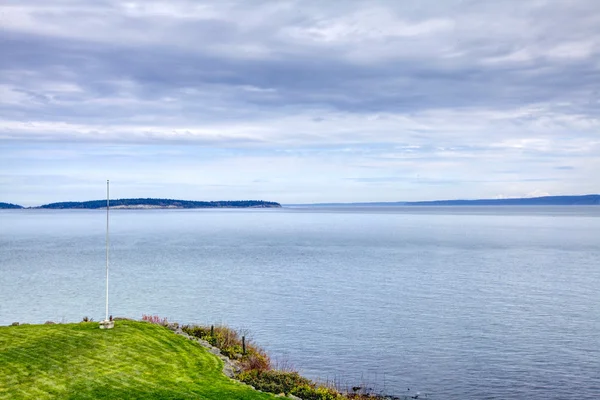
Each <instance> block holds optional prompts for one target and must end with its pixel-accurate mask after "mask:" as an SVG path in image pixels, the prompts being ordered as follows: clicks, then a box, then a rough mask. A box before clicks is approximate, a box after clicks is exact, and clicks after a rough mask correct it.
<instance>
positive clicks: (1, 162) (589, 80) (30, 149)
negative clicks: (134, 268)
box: [0, 0, 600, 206]
mask: <svg viewBox="0 0 600 400" xmlns="http://www.w3.org/2000/svg"><path fill="white" fill-rule="evenodd" d="M0 54H1V55H2V56H1V57H0V201H4V202H11V203H17V204H21V205H25V206H34V205H40V204H44V203H49V202H56V201H83V200H92V199H101V198H103V197H104V196H105V181H106V179H110V180H111V197H114V198H128V197H160V198H177V199H187V200H241V199H257V200H269V201H278V202H281V203H284V204H291V203H313V202H364V201H405V200H433V199H472V198H507V197H533V196H542V195H560V194H588V193H598V192H600V189H599V188H600V2H598V1H597V0H564V1H559V0H554V1H544V0H531V1H516V0H495V1H486V0H481V1H474V0H442V1H440V0H418V1H417V0H415V1H396V0H392V1H384V0H381V1H377V0H369V1H352V0H343V1H342V0H339V1H337V0H331V1H311V0H302V1H285V0H283V1H274V0H273V1H260V0H246V1H210V2H201V1H195V0H193V1H192V0H174V1H173V0H171V1H153V0H144V1H139V2H137V1H122V0H96V1H76V0H18V1H16V0H15V1H11V0H2V1H0Z"/></svg>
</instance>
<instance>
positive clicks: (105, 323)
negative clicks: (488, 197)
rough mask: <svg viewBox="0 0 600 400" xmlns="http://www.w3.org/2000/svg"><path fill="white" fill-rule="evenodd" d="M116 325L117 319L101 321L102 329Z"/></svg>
mask: <svg viewBox="0 0 600 400" xmlns="http://www.w3.org/2000/svg"><path fill="white" fill-rule="evenodd" d="M114 327H115V321H107V320H104V321H100V329H112V328H114Z"/></svg>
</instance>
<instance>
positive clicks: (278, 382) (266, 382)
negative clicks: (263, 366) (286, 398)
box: [238, 369, 312, 394]
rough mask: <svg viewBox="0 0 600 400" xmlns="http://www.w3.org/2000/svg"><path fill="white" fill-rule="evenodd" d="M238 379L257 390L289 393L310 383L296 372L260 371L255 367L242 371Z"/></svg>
mask: <svg viewBox="0 0 600 400" xmlns="http://www.w3.org/2000/svg"><path fill="white" fill-rule="evenodd" d="M238 379H239V380H240V381H242V382H244V383H247V384H248V385H252V386H254V388H256V389H258V390H262V391H263V392H269V393H276V394H279V393H286V394H290V393H292V391H293V390H294V389H295V388H296V387H298V386H304V385H311V384H312V383H311V381H310V380H308V379H306V378H304V377H302V376H300V374H298V373H297V372H282V371H260V370H257V369H253V370H249V371H244V372H242V373H241V374H239V375H238Z"/></svg>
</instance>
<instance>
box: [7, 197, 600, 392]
mask: <svg viewBox="0 0 600 400" xmlns="http://www.w3.org/2000/svg"><path fill="white" fill-rule="evenodd" d="M104 218H105V214H104V213H103V212H102V211H75V210H69V211H50V210H11V211H2V212H0V324H2V325H7V324H10V323H11V322H13V321H20V322H32V323H40V322H44V321H46V320H54V321H57V322H61V321H65V322H69V321H79V320H81V318H82V317H83V316H89V317H93V318H94V319H95V320H100V319H103V317H104V257H105V253H104V234H105V232H104V223H105V219H104ZM110 296H111V305H110V313H111V314H113V315H115V316H127V317H133V318H141V316H142V314H157V315H160V316H164V317H168V318H169V319H170V320H174V321H179V322H182V323H191V322H200V323H225V324H228V325H230V326H233V327H237V328H243V329H248V330H250V332H251V334H252V337H253V338H254V339H255V340H256V341H257V342H258V343H259V344H261V345H262V346H263V347H265V348H267V349H268V351H269V352H270V354H271V355H272V356H273V358H274V359H276V360H278V362H280V363H285V364H291V365H293V366H295V367H296V368H297V369H299V370H300V371H301V372H302V373H304V374H306V375H307V376H310V377H312V378H316V379H321V380H329V381H336V382H337V383H340V384H342V385H344V384H348V385H356V384H361V383H366V384H368V385H371V386H372V387H374V388H376V389H377V390H379V391H385V392H387V393H389V394H396V395H404V394H408V393H411V394H414V393H416V392H417V391H418V392H420V393H421V395H422V397H423V396H425V395H427V397H428V398H430V399H540V400H542V399H544V400H546V399H567V398H568V399H598V398H600V207H541V208H540V207H537V208H536V207H523V208H520V207H479V208H477V207H476V208H469V207H459V208H453V207H425V208H417V207H409V208H404V207H398V208H376V209H369V208H342V209H334V208H330V209H328V208H323V209H311V208H296V209H261V210H258V209H257V210H139V211H134V210H115V211H114V212H112V214H111V272H110ZM408 388H410V392H409V391H408Z"/></svg>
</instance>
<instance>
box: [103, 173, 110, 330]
mask: <svg viewBox="0 0 600 400" xmlns="http://www.w3.org/2000/svg"><path fill="white" fill-rule="evenodd" d="M108 184H109V183H108V179H107V180H106V318H104V320H105V321H108V212H109V211H108V210H109V208H110V200H109V198H110V192H109V186H108Z"/></svg>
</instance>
